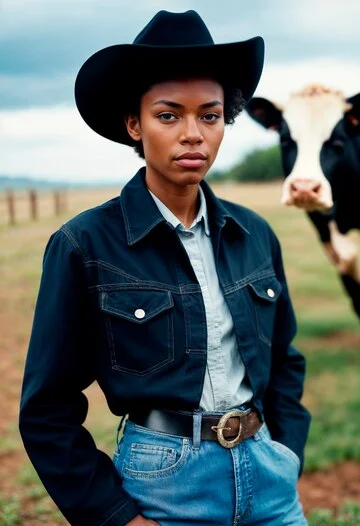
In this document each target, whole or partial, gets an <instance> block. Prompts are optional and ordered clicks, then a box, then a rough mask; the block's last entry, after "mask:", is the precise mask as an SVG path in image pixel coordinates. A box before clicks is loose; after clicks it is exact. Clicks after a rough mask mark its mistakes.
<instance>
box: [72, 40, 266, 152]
mask: <svg viewBox="0 0 360 526" xmlns="http://www.w3.org/2000/svg"><path fill="white" fill-rule="evenodd" d="M263 63H264V41H263V39H262V38H261V37H254V38H251V39H249V40H244V41H242V42H234V43H229V44H214V45H208V46H181V47H175V46H174V47H158V46H144V45H135V44H119V45H115V46H110V47H107V48H104V49H101V50H100V51H98V52H97V53H95V54H94V55H92V56H91V57H90V58H89V59H88V60H87V61H86V62H85V63H84V64H83V65H82V67H81V69H80V71H79V73H78V75H77V78H76V81H75V101H76V105H77V108H78V110H79V112H80V114H81V116H82V118H83V119H84V121H85V122H86V123H87V124H88V126H90V128H92V129H93V130H94V131H95V132H96V133H98V134H100V135H102V136H103V137H105V138H107V139H110V140H112V141H115V142H119V143H122V144H127V145H131V144H133V143H132V141H131V139H130V137H129V135H128V133H127V130H126V127H125V123H124V116H125V115H126V114H127V113H128V110H129V106H128V101H129V97H130V96H131V94H133V93H134V91H135V92H136V90H137V89H138V87H139V86H141V85H150V83H151V81H156V80H157V79H164V80H165V79H169V80H170V79H171V78H172V77H174V78H176V77H179V72H181V76H189V77H191V76H210V77H212V78H216V79H218V80H219V81H221V82H224V83H226V84H228V85H230V86H232V87H234V88H240V89H241V91H242V95H243V97H244V99H245V100H246V102H249V100H250V99H251V97H252V96H253V94H254V92H255V90H256V87H257V85H258V83H259V80H260V77H261V73H262V69H263Z"/></svg>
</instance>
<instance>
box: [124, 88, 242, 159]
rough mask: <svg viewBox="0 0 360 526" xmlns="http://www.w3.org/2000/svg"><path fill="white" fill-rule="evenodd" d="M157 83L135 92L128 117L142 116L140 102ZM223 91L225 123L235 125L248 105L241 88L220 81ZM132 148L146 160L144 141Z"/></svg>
mask: <svg viewBox="0 0 360 526" xmlns="http://www.w3.org/2000/svg"><path fill="white" fill-rule="evenodd" d="M154 84H155V82H152V83H149V84H147V85H146V86H145V85H144V86H142V88H140V89H138V90H136V92H133V93H132V94H131V96H130V97H129V100H128V108H129V111H128V113H127V114H128V115H132V116H136V117H139V116H140V102H141V98H142V96H143V95H144V94H145V93H146V92H147V91H148V90H149V89H150V88H151V86H153V85H154ZM219 84H221V86H222V88H223V90H224V121H225V124H234V122H235V118H236V117H237V116H238V115H239V114H240V113H241V112H242V110H243V109H244V106H245V104H246V101H245V99H244V98H243V96H242V91H241V89H240V88H234V87H233V86H229V85H227V84H226V83H224V82H221V81H219ZM131 146H132V147H133V148H134V150H135V152H136V153H137V154H138V155H139V157H141V159H145V153H144V147H143V143H142V141H134V140H132V141H131Z"/></svg>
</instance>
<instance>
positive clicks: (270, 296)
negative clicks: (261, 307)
mask: <svg viewBox="0 0 360 526" xmlns="http://www.w3.org/2000/svg"><path fill="white" fill-rule="evenodd" d="M266 292H267V295H268V296H269V298H273V297H274V296H275V292H274V291H273V289H267V291H266Z"/></svg>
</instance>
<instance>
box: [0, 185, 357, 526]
mask: <svg viewBox="0 0 360 526" xmlns="http://www.w3.org/2000/svg"><path fill="white" fill-rule="evenodd" d="M259 189H260V187H257V188H256V189H254V190H251V187H248V186H246V187H244V188H243V189H241V192H239V194H236V192H235V193H234V196H236V195H241V199H242V201H241V202H242V204H244V205H245V206H250V207H251V208H253V209H255V210H256V211H258V212H259V213H260V214H261V215H263V216H264V217H265V218H266V219H267V220H268V221H269V222H270V224H271V226H272V227H273V229H274V231H275V233H276V234H277V235H278V237H279V239H280V242H281V245H282V251H283V258H284V264H285V270H286V275H287V279H288V285H289V290H290V293H291V297H292V300H293V305H294V309H295V313H296V318H297V322H298V332H297V335H296V339H295V341H294V344H295V346H296V347H297V348H298V349H299V350H300V351H301V352H303V353H304V354H305V356H306V359H307V374H306V380H305V389H304V399H303V401H304V404H305V405H306V406H307V407H308V408H309V409H310V411H311V413H312V415H313V420H312V424H311V428H310V435H309V440H308V443H307V446H306V451H305V471H316V470H323V469H327V468H330V467H331V466H332V465H334V464H335V463H337V462H341V461H342V460H348V459H350V460H358V461H360V442H359V438H358V437H359V436H360V418H359V409H358V408H359V407H360V388H359V378H360V331H359V328H360V327H359V320H358V319H357V318H356V316H355V315H354V313H353V312H352V310H351V307H350V303H349V300H348V298H347V297H346V296H345V294H344V292H343V289H342V286H341V283H340V281H339V279H338V277H337V275H336V272H335V270H334V268H333V267H332V266H331V265H330V263H329V262H328V260H327V257H326V255H325V254H324V251H323V249H322V247H321V246H320V243H319V242H318V240H317V236H316V234H315V232H314V229H313V227H312V226H311V224H310V222H309V221H308V219H307V218H306V217H305V214H303V213H301V212H300V211H298V210H294V209H287V208H284V207H281V206H280V205H279V206H273V205H271V206H269V203H270V202H275V200H276V202H277V199H278V196H277V194H275V190H271V189H269V192H274V193H273V194H271V193H269V195H268V189H265V198H264V199H263V202H262V204H258V196H259V194H258V191H260V190H259ZM251 191H252V192H253V194H250V193H249V192H251ZM276 192H277V190H276ZM116 193H117V192H116ZM228 198H230V199H231V200H232V199H234V197H233V195H230V197H229V196H228ZM77 199H78V204H79V206H78V209H81V208H83V207H82V203H81V202H80V201H81V196H80V194H79V195H78V196H77ZM92 199H93V202H92V203H91V202H90V197H89V194H88V195H87V196H86V206H85V208H87V207H88V206H92V205H93V204H96V202H97V201H99V197H98V195H97V191H96V190H95V191H94V194H93V197H92ZM100 201H101V198H100ZM239 202H240V201H239ZM84 203H85V201H84ZM252 203H254V204H255V205H253V204H252ZM76 211H77V210H75V209H74V210H72V211H71V212H69V214H68V216H69V217H70V216H71V215H73V214H75V213H76ZM66 219H67V217H65V216H61V217H57V218H55V217H53V218H43V219H40V220H38V221H37V222H36V223H29V222H26V223H23V224H19V225H17V226H16V227H14V228H8V227H0V246H1V254H0V281H1V283H5V286H3V287H2V288H1V290H0V322H1V321H2V318H1V316H6V315H8V316H9V320H10V321H9V322H7V321H6V322H4V324H3V325H2V327H4V328H6V331H7V332H6V334H7V340H6V341H7V343H6V345H7V347H6V348H5V346H4V347H3V348H2V347H1V342H0V352H4V353H7V354H5V357H6V360H7V361H8V362H6V360H5V362H6V363H12V364H13V367H16V368H18V369H19V370H22V368H23V363H24V356H25V352H26V346H27V340H28V334H29V331H30V327H31V321H32V315H33V308H34V303H35V298H36V295H37V291H38V285H39V277H40V272H41V261H42V255H43V252H44V248H45V244H46V242H47V240H48V238H49V236H50V234H51V233H52V232H54V231H55V230H56V229H57V228H58V227H59V226H60V225H61V224H62V223H63V222H64V221H65V220H66ZM354 335H355V337H354ZM356 335H358V336H359V339H358V340H357V339H356ZM349 336H351V337H350V338H349ZM2 349H4V350H2ZM7 349H10V350H11V352H10V354H9V352H8V350H7ZM0 359H2V356H1V355H0ZM5 362H4V361H3V360H2V361H1V362H0V363H5ZM3 378H4V381H3V382H2V385H0V396H2V399H3V400H4V401H5V402H7V397H8V393H9V392H10V391H9V389H8V391H5V392H3V391H1V389H2V388H3V387H4V386H6V381H5V380H6V378H7V376H6V374H4V375H3ZM13 387H14V388H17V389H18V390H19V389H20V386H19V385H18V386H17V385H14V386H13V385H11V388H13ZM86 394H87V396H88V397H89V400H90V409H89V415H88V418H87V421H86V424H85V425H86V427H87V428H88V429H89V430H90V432H91V433H92V435H93V436H94V439H95V441H96V443H97V445H98V447H99V448H100V449H102V450H104V451H106V452H107V453H108V454H109V455H111V454H112V452H113V450H114V447H115V437H116V427H117V424H118V421H119V419H118V418H117V417H115V416H114V415H112V414H111V413H110V411H109V410H108V408H107V406H106V402H105V399H104V397H103V395H101V394H99V389H98V387H97V386H91V387H90V388H89V389H88V390H87V392H86ZM16 403H18V401H17V400H16ZM0 448H1V450H2V451H4V452H11V453H12V454H13V453H16V452H17V451H18V452H22V455H23V467H22V468H21V469H20V472H19V473H17V472H14V476H13V480H12V481H11V480H10V481H8V482H9V483H11V484H12V493H11V492H10V493H9V492H8V493H7V494H6V496H3V497H0V526H12V525H14V526H15V525H17V524H20V525H26V524H27V523H28V521H29V524H35V522H34V521H36V524H39V525H40V524H46V523H48V522H49V521H53V522H54V521H56V523H57V524H64V520H63V519H61V516H60V514H59V512H57V511H56V510H55V508H54V506H53V504H52V503H51V501H50V499H49V498H48V497H47V494H46V491H45V489H44V488H43V486H42V484H41V482H40V481H39V479H38V477H37V475H36V473H35V471H34V470H33V468H32V467H31V465H30V463H29V461H28V459H27V458H26V456H25V453H24V452H23V449H22V444H21V440H20V439H19V435H18V430H17V422H15V421H14V422H9V423H8V427H7V432H6V433H5V434H4V435H3V436H2V438H1V441H0ZM0 469H1V467H0ZM2 478H3V479H4V478H6V475H4V476H2ZM14 488H15V491H13V489H14ZM9 494H11V497H9V496H8V495H9ZM29 501H30V502H31V508H29V509H28V508H27V509H26V513H28V514H29V515H28V516H24V513H25V512H24V509H23V503H24V502H29ZM309 524H310V526H328V525H344V526H345V525H346V526H355V525H360V504H359V505H358V504H356V503H348V504H347V505H344V507H343V508H342V510H341V511H340V512H339V514H338V516H337V517H336V518H332V514H331V512H330V511H329V510H313V511H312V513H311V515H310V517H309Z"/></svg>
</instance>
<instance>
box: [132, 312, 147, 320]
mask: <svg viewBox="0 0 360 526" xmlns="http://www.w3.org/2000/svg"><path fill="white" fill-rule="evenodd" d="M134 314H135V318H137V319H138V320H141V319H142V318H144V317H145V311H144V310H143V309H136V311H135V312H134Z"/></svg>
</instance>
